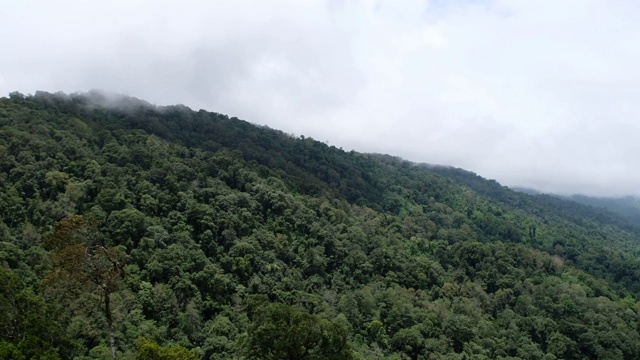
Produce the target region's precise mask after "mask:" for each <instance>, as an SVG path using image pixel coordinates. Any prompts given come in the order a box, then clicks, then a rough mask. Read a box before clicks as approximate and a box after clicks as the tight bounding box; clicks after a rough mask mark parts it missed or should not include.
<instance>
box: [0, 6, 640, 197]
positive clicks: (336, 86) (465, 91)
mask: <svg viewBox="0 0 640 360" xmlns="http://www.w3.org/2000/svg"><path fill="white" fill-rule="evenodd" d="M3 8H4V13H5V14H7V16H6V17H5V19H4V20H3V22H2V23H0V40H1V41H2V44H3V56H2V57H0V69H1V70H0V94H3V95H6V94H8V93H9V92H11V91H16V90H17V91H21V92H24V93H32V92H35V91H36V90H46V91H54V92H55V91H65V92H75V91H86V90H89V89H92V88H99V89H104V90H107V91H111V92H118V93H124V94H129V95H132V96H136V97H139V98H141V99H145V100H147V101H150V102H152V103H156V104H158V105H169V104H175V103H182V104H185V105H187V106H190V107H192V108H195V109H200V108H204V109H207V110H210V111H216V112H221V113H226V114H229V115H230V116H237V117H239V118H242V119H245V120H248V121H251V122H254V123H257V124H266V125H268V126H270V127H273V128H278V129H281V130H284V131H287V132H290V133H294V134H298V135H305V136H311V137H314V138H316V139H318V140H321V141H328V142H329V143H331V144H332V145H336V146H340V147H343V148H345V149H346V150H350V149H355V150H357V151H363V152H382V153H389V154H392V155H398V156H402V157H404V158H406V159H408V160H412V161H416V162H428V163H439V164H447V165H453V166H458V167H462V168H465V169H468V170H472V171H475V172H477V173H478V174H480V175H482V176H484V177H489V178H494V179H497V180H498V181H500V182H502V183H503V184H507V185H517V186H524V187H532V188H537V189H540V190H543V191H548V192H558V193H565V194H566V193H585V194H592V195H622V194H635V195H640V186H638V184H640V166H639V165H640V161H639V160H637V154H639V153H640V141H639V140H638V139H640V122H639V121H638V119H640V117H639V115H640V67H639V66H638V65H637V64H639V63H640V47H638V46H636V44H637V39H639V38H640V3H639V2H637V1H633V0H626V1H624V0H610V1H605V0H566V1H562V2H558V1H550V0H548V1H547V0H541V1H525V0H486V1H482V0H458V1H453V0H452V1H445V0H433V1H410V0H406V1H393V0H380V1H375V0H351V1H349V0H343V1H341V0H323V1H320V0H317V1H315V0H308V1H295V0H274V1H269V2H266V1H259V0H236V1H232V2H231V1H181V2H180V3H177V2H174V1H165V0H155V1H150V0H133V1H124V0H114V1H104V2H95V1H71V0H52V1H35V0H25V1H21V2H13V3H11V4H6V5H5V6H4V7H3Z"/></svg>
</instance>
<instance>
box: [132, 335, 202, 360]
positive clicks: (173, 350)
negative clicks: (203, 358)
mask: <svg viewBox="0 0 640 360" xmlns="http://www.w3.org/2000/svg"><path fill="white" fill-rule="evenodd" d="M138 342H139V344H138V352H137V353H136V360H197V359H198V356H197V355H196V354H195V352H193V351H189V350H188V349H185V348H184V347H182V346H180V345H169V346H160V345H158V344H157V343H155V342H153V341H151V340H149V339H145V338H142V339H140V340H138Z"/></svg>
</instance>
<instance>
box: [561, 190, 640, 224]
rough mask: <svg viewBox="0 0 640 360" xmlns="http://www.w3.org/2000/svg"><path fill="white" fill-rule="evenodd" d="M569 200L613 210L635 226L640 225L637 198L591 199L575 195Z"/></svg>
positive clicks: (639, 206) (638, 200)
mask: <svg viewBox="0 0 640 360" xmlns="http://www.w3.org/2000/svg"><path fill="white" fill-rule="evenodd" d="M568 199H570V200H573V201H575V202H578V203H581V204H585V205H590V206H593V207H600V208H604V209H608V210H611V211H613V212H616V213H618V214H620V215H622V216H624V217H625V218H626V219H628V220H629V221H631V222H633V223H634V224H640V199H639V198H637V197H635V196H625V197H617V198H614V197H609V198H607V197H591V196H585V195H573V196H569V197H568Z"/></svg>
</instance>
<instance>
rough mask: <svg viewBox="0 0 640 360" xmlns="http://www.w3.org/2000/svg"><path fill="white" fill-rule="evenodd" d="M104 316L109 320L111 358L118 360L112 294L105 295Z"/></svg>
mask: <svg viewBox="0 0 640 360" xmlns="http://www.w3.org/2000/svg"><path fill="white" fill-rule="evenodd" d="M104 315H105V317H106V318H107V327H108V330H109V345H110V346H111V356H112V357H113V360H118V354H117V353H116V336H115V333H114V331H113V319H112V318H111V294H110V293H108V292H107V293H105V294H104Z"/></svg>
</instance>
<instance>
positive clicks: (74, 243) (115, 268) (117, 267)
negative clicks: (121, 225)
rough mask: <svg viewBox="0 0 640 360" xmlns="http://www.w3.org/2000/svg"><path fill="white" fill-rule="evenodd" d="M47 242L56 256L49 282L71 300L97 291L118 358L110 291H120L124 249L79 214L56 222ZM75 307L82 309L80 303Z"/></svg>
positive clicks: (115, 355)
mask: <svg viewBox="0 0 640 360" xmlns="http://www.w3.org/2000/svg"><path fill="white" fill-rule="evenodd" d="M45 245H46V246H47V247H49V248H50V249H51V251H52V252H53V257H54V267H53V269H52V270H51V271H50V273H49V274H48V276H47V277H46V279H45V280H46V283H47V284H48V285H52V286H50V288H53V287H55V288H57V289H59V290H62V291H63V293H62V294H60V293H58V294H60V295H61V297H62V298H64V300H65V303H69V304H70V303H72V302H73V301H74V300H75V299H77V295H79V294H82V293H87V294H90V295H97V297H98V298H99V300H100V303H101V308H102V312H103V314H104V317H105V319H106V323H107V329H106V330H107V333H108V334H109V345H110V347H111V355H112V357H113V359H114V360H117V351H116V349H117V346H116V339H115V331H114V327H113V316H112V307H111V294H113V293H114V292H116V291H118V289H119V286H120V283H121V281H122V280H123V279H124V277H125V271H124V266H125V254H124V252H122V251H121V250H120V249H118V248H116V247H113V246H108V245H107V244H106V241H105V239H104V237H103V236H102V235H101V233H100V232H99V231H98V224H97V222H96V221H94V220H92V219H89V218H84V217H82V216H78V215H74V216H72V217H69V218H67V219H64V220H62V221H59V222H58V223H56V225H55V228H54V231H53V234H52V235H51V236H49V237H48V238H47V239H46V242H45ZM72 308H75V309H77V310H82V309H81V308H80V309H78V308H77V304H74V305H73V306H72Z"/></svg>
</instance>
